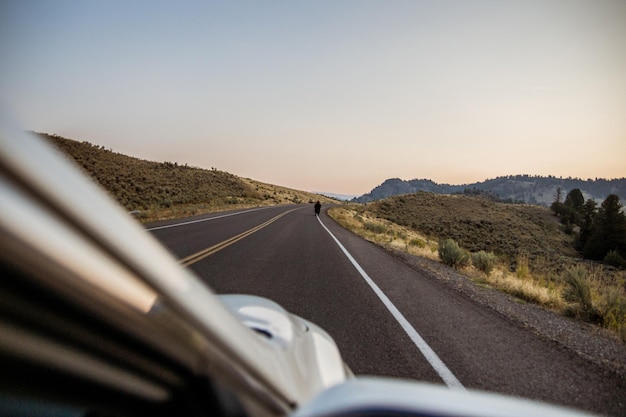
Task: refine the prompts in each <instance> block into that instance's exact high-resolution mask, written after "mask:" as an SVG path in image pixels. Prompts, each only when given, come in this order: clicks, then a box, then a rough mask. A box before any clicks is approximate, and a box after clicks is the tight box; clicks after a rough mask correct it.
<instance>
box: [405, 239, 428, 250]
mask: <svg viewBox="0 0 626 417" xmlns="http://www.w3.org/2000/svg"><path fill="white" fill-rule="evenodd" d="M409 245H411V246H417V247H418V248H425V247H426V242H424V241H423V240H422V239H420V238H418V237H416V238H413V239H411V240H410V241H409Z"/></svg>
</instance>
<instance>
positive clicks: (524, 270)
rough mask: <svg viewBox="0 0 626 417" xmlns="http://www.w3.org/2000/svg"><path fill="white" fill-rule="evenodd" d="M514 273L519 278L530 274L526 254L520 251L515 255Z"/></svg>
mask: <svg viewBox="0 0 626 417" xmlns="http://www.w3.org/2000/svg"><path fill="white" fill-rule="evenodd" d="M515 274H517V277H518V278H520V279H523V278H527V277H528V275H529V274H530V267H529V266H528V255H527V254H524V253H520V254H519V255H517V264H516V266H515Z"/></svg>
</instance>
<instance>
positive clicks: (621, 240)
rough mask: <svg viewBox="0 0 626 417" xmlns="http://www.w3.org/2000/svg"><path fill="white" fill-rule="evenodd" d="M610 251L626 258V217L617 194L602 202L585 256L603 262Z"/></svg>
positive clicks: (586, 245)
mask: <svg viewBox="0 0 626 417" xmlns="http://www.w3.org/2000/svg"><path fill="white" fill-rule="evenodd" d="M609 251H617V253H619V254H620V255H621V256H622V257H624V256H626V215H624V213H623V212H622V204H621V203H620V201H619V197H618V196H617V195H615V194H611V195H609V196H608V197H607V198H606V199H605V200H604V201H603V202H602V205H601V206H600V208H599V210H598V214H597V215H596V216H595V219H594V221H593V226H592V231H591V236H590V237H589V239H588V240H587V242H586V243H585V245H584V247H583V255H584V256H585V257H586V258H591V259H595V260H602V259H604V257H605V256H606V254H607V253H608V252H609Z"/></svg>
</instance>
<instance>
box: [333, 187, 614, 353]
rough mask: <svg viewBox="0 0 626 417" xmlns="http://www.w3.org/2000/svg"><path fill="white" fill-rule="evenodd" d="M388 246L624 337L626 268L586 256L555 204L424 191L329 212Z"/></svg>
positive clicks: (382, 244) (347, 206) (359, 232)
mask: <svg viewBox="0 0 626 417" xmlns="http://www.w3.org/2000/svg"><path fill="white" fill-rule="evenodd" d="M329 213H330V215H331V217H333V218H334V219H335V220H336V221H337V222H338V223H340V224H341V225H343V226H344V227H346V228H349V229H350V230H352V231H354V232H355V233H357V234H359V235H361V236H362V237H364V238H365V239H367V240H370V241H372V242H374V243H377V244H379V245H381V246H383V247H385V248H387V249H391V250H401V251H404V252H406V253H410V254H413V255H418V256H422V257H426V258H429V259H432V260H436V261H439V262H442V263H444V264H446V265H449V266H451V267H453V268H455V269H456V270H458V271H460V272H461V273H463V274H465V275H466V276H468V277H469V278H470V279H472V280H473V281H474V282H476V283H477V284H478V285H485V286H489V287H493V288H496V289H498V290H500V291H503V292H505V293H508V294H510V295H512V296H514V297H515V298H516V299H517V300H518V301H519V302H531V303H536V304H539V305H541V306H544V307H546V308H549V309H552V310H554V311H557V312H559V313H561V314H564V315H568V316H572V317H576V318H578V319H581V320H585V321H589V322H592V323H595V324H598V325H601V326H603V327H606V328H608V329H611V330H613V331H615V332H616V333H617V334H618V335H619V336H620V337H621V339H622V340H623V341H625V342H626V271H624V270H623V269H620V268H616V267H615V266H612V265H609V264H603V263H599V262H593V261H589V260H585V259H583V258H582V257H581V256H580V254H579V253H578V252H577V251H576V249H575V248H576V242H577V239H578V237H577V235H575V234H573V233H568V231H567V230H566V227H565V226H564V225H563V224H562V223H561V222H560V218H559V217H557V216H555V215H554V214H553V213H552V212H551V211H550V209H547V208H542V207H537V206H529V205H516V204H503V203H497V202H493V201H490V200H487V199H484V198H480V197H469V196H458V195H437V194H431V193H425V192H420V193H416V194H408V195H403V196H396V197H391V198H387V199H384V200H379V201H376V202H372V203H367V204H351V205H344V206H341V207H335V208H332V209H331V210H329Z"/></svg>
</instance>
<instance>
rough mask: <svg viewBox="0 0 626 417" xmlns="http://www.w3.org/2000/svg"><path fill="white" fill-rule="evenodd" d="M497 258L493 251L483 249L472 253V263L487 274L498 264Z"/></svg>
mask: <svg viewBox="0 0 626 417" xmlns="http://www.w3.org/2000/svg"><path fill="white" fill-rule="evenodd" d="M496 260H497V258H496V255H494V254H493V252H485V251H484V250H481V251H480V252H477V253H473V254H472V265H474V266H475V267H476V268H477V269H478V270H480V271H482V272H484V273H485V274H487V275H489V274H490V273H491V271H493V268H494V267H495V266H496Z"/></svg>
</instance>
